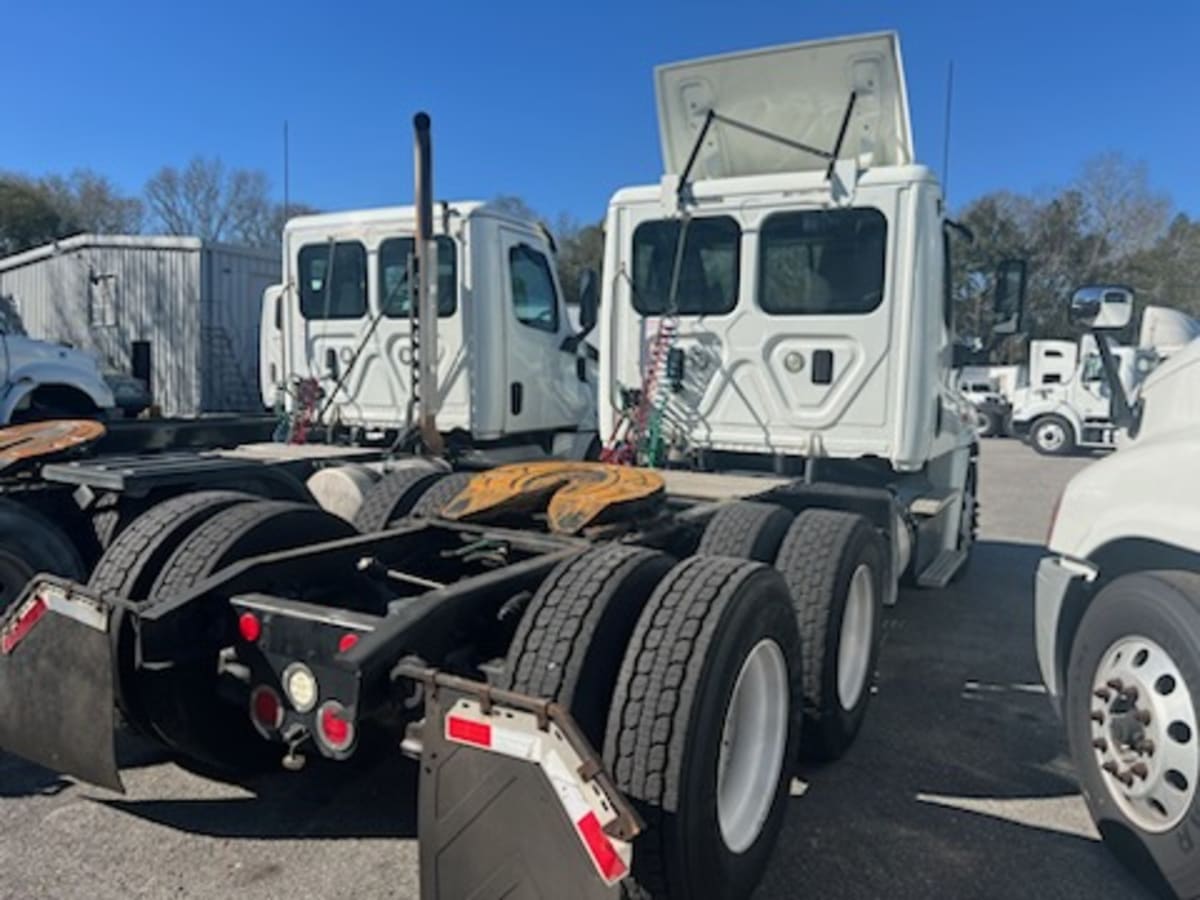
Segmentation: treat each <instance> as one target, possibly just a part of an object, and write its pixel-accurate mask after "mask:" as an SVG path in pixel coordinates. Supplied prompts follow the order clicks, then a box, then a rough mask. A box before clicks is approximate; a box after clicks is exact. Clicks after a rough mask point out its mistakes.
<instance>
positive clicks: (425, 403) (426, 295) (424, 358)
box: [413, 112, 443, 455]
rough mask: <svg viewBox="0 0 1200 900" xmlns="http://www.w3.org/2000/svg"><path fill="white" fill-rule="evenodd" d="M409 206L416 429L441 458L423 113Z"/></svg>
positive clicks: (428, 145) (417, 119) (429, 156)
mask: <svg viewBox="0 0 1200 900" xmlns="http://www.w3.org/2000/svg"><path fill="white" fill-rule="evenodd" d="M413 181H414V184H413V205H414V206H415V207H416V214H417V223H416V224H417V229H416V235H415V236H414V237H415V239H414V241H413V244H414V247H415V250H416V254H415V255H416V276H417V297H416V301H417V302H416V306H417V318H416V324H417V337H418V341H419V346H417V347H416V352H417V371H416V372H415V373H414V374H415V375H416V377H417V379H418V382H417V384H414V385H413V390H414V392H418V393H417V398H418V400H417V403H418V408H417V416H418V418H417V427H418V428H419V430H420V434H421V441H422V443H424V445H425V449H426V451H427V452H429V453H433V454H435V455H438V454H441V452H442V450H443V446H442V436H441V434H439V433H438V430H437V412H438V400H439V397H438V383H437V358H438V347H437V327H438V302H437V246H436V245H435V244H434V240H433V150H432V140H431V138H430V121H429V115H428V114H427V113H423V112H419V113H417V114H416V115H415V116H413Z"/></svg>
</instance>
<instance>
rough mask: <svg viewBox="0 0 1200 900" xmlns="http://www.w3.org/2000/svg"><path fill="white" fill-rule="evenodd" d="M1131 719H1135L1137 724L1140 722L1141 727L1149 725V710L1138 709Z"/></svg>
mask: <svg viewBox="0 0 1200 900" xmlns="http://www.w3.org/2000/svg"><path fill="white" fill-rule="evenodd" d="M1133 717H1134V718H1135V719H1137V720H1138V721H1139V722H1141V723H1142V724H1143V725H1149V724H1150V710H1148V709H1139V710H1138V711H1137V712H1135V713H1134V714H1133Z"/></svg>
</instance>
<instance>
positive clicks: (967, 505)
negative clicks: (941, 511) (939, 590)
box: [950, 450, 979, 582]
mask: <svg viewBox="0 0 1200 900" xmlns="http://www.w3.org/2000/svg"><path fill="white" fill-rule="evenodd" d="M976 452H977V451H976V450H972V451H971V453H972V456H971V461H970V462H969V463H967V477H966V478H965V479H964V480H963V499H962V509H961V510H960V511H959V517H958V545H957V546H958V549H959V550H965V551H966V554H967V558H966V559H965V560H963V564H962V565H961V566H959V567H958V571H956V572H955V573H954V574H953V575H952V576H951V577H950V580H951V581H953V582H959V581H962V580H963V579H964V578H966V576H967V571H968V570H969V569H970V567H971V556H972V551H973V550H974V549H975V542H976V541H977V540H979V458H978V457H977V456H976V455H975V453H976Z"/></svg>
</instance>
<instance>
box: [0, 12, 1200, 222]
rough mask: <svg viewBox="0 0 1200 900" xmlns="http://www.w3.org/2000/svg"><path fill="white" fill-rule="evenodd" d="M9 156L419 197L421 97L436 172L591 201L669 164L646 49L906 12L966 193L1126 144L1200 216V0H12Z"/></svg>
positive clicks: (127, 176)
mask: <svg viewBox="0 0 1200 900" xmlns="http://www.w3.org/2000/svg"><path fill="white" fill-rule="evenodd" d="M0 11H2V12H3V20H4V22H5V28H4V32H5V40H4V69H5V71H6V77H5V82H6V88H7V89H6V91H5V95H6V96H5V110H4V116H3V119H2V120H0V121H2V123H3V124H2V125H0V169H6V170H16V171H21V172H27V173H30V174H44V173H49V172H64V171H67V170H70V169H72V168H75V167H89V168H92V169H95V170H97V171H99V172H101V173H104V174H107V175H108V176H110V177H111V178H113V179H114V180H115V181H116V182H117V183H118V184H119V185H120V186H121V187H122V188H124V189H125V190H127V191H130V192H137V191H140V188H141V185H142V183H143V182H144V181H145V179H146V178H147V177H148V176H149V175H150V174H152V173H153V172H154V171H155V170H156V169H157V168H158V167H159V166H161V165H163V164H165V163H172V164H182V163H184V162H186V161H187V160H188V159H189V158H190V157H191V156H193V155H195V154H204V155H219V156H221V157H222V158H223V159H224V160H226V162H228V163H230V164H233V165H238V166H251V167H258V168H262V169H265V170H266V171H267V172H268V173H269V174H270V176H271V178H272V181H273V183H274V187H275V190H276V192H277V193H279V194H281V193H282V176H281V169H282V163H281V155H282V154H281V143H282V139H281V131H282V122H283V120H284V119H287V120H288V121H289V122H290V130H291V150H292V153H291V156H292V178H291V184H292V197H293V198H294V199H300V200H304V201H306V202H308V203H311V204H313V205H316V206H318V207H321V208H324V209H345V208H352V207H357V206H374V205H381V204H386V203H391V202H403V201H407V200H408V199H409V197H410V196H411V171H412V168H411V167H412V162H411V137H410V130H409V123H410V121H411V117H412V114H413V112H415V111H416V110H417V109H422V108H423V109H427V110H428V111H429V112H430V113H431V115H432V117H433V122H434V149H435V154H436V165H435V178H436V183H437V194H438V196H439V197H445V198H454V199H460V198H468V197H471V198H485V199H486V198H488V197H491V196H494V195H496V194H516V195H519V196H521V197H523V198H525V199H526V201H527V202H529V203H530V205H532V206H533V207H534V208H536V209H538V210H540V211H541V212H542V213H543V214H545V215H547V216H548V217H551V218H553V217H554V216H556V215H557V214H558V213H559V212H562V211H566V212H568V213H571V214H573V215H575V216H577V217H579V218H582V219H598V218H599V217H600V216H601V215H602V213H603V210H604V206H605V203H606V202H607V200H608V197H609V196H610V195H611V193H612V192H613V191H614V190H615V189H616V188H618V187H620V186H622V185H628V184H637V183H644V182H652V181H656V180H657V179H658V176H659V173H660V171H661V159H660V156H659V144H658V138H657V130H656V124H655V117H654V103H653V88H652V81H651V69H652V67H653V66H654V65H655V64H656V63H660V62H667V61H673V60H678V59H686V58H689V57H692V56H698V55H704V54H710V53H719V52H725V51H730V50H737V49H744V48H749V47H754V46H761V45H768V44H778V43H786V42H791V41H798V40H808V39H813V38H819V37H825V36H834V35H840V34H847V33H851V32H856V31H867V30H876V29H883V28H894V29H897V30H898V31H899V32H900V38H901V43H902V47H903V52H904V58H905V64H906V69H907V77H908V91H909V100H910V104H911V107H912V112H913V120H914V131H915V135H916V141H917V152H918V155H919V157H920V159H921V160H922V161H923V162H926V163H928V164H930V165H933V166H934V167H935V168H938V169H939V170H940V167H941V160H942V135H943V104H944V90H945V78H946V67H947V63H948V62H949V61H950V60H951V59H953V60H954V63H955V98H954V119H953V134H952V138H953V143H952V151H951V157H952V162H951V174H950V193H951V203H952V205H955V206H957V205H960V204H962V203H963V202H965V201H966V200H969V199H970V198H972V197H975V196H978V195H979V194H981V193H985V192H987V191H990V190H995V189H999V188H1009V189H1013V190H1018V191H1036V190H1043V189H1049V188H1053V187H1054V186H1057V185H1061V184H1063V183H1065V182H1067V181H1069V180H1070V179H1071V178H1072V177H1073V176H1074V175H1075V173H1076V172H1077V171H1078V168H1079V165H1080V164H1081V162H1082V161H1083V160H1085V159H1086V158H1088V157H1089V156H1092V155H1094V154H1096V153H1099V152H1101V151H1107V150H1117V151H1121V152H1123V153H1125V154H1127V155H1128V156H1130V157H1133V158H1135V159H1140V160H1144V161H1146V162H1147V163H1148V164H1149V167H1150V175H1151V181H1152V183H1153V184H1154V185H1155V187H1157V188H1159V189H1161V190H1166V191H1169V193H1170V194H1171V195H1172V197H1173V199H1174V201H1175V203H1176V205H1177V207H1178V208H1180V209H1181V210H1183V211H1185V212H1187V213H1189V214H1190V215H1192V216H1194V217H1200V175H1197V174H1196V167H1195V161H1194V157H1195V154H1196V152H1197V147H1198V146H1200V117H1198V113H1197V109H1198V107H1200V104H1198V103H1197V97H1196V93H1195V92H1196V91H1197V86H1196V85H1197V82H1198V81H1200V63H1198V62H1197V56H1196V42H1197V39H1198V38H1200V4H1194V3H1192V2H1190V0H1176V2H1173V3H1159V2H1156V0H1145V2H1141V3H1128V2H1125V3H1114V2H1108V0H1094V2H1087V3H1085V2H1067V0H1042V2H1039V3H1031V2H1025V0H1007V2H999V0H997V2H989V3H975V2H970V0H959V2H954V3H942V2H907V3H904V2H892V3H882V2H870V0H854V2H834V0H826V2H821V3H816V2H804V0H791V2H783V0H779V2H773V3H764V2H758V0H736V2H729V0H724V2H708V0H692V2H686V3H678V2H671V3H667V2H656V0H640V2H624V0H600V2H593V3H587V4H577V3H553V4H551V3H541V2H518V3H514V2H502V0H491V2H474V0H460V2H444V0H443V2H434V3H429V2H424V3H406V2H391V3H367V2H363V3H347V2H345V0H342V2H332V3H312V2H307V0H298V2H293V3H288V4H278V5H275V4H266V3H262V4H259V3H254V2H252V0H244V2H242V3H226V2H222V0H214V2H209V3H203V4H182V5H179V4H166V3H161V2H157V3H153V4H149V3H147V4H134V3H122V2H119V0H114V2H111V3H94V2H88V3H52V2H42V3H22V2H19V0H3V2H2V3H0Z"/></svg>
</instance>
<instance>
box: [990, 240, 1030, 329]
mask: <svg viewBox="0 0 1200 900" xmlns="http://www.w3.org/2000/svg"><path fill="white" fill-rule="evenodd" d="M1024 311H1025V260H1023V259H1006V260H1003V261H1001V263H1000V265H999V266H997V267H996V294H995V296H994V297H993V298H992V334H995V335H999V336H1004V335H1009V334H1016V333H1017V332H1018V331H1020V330H1021V316H1022V313H1023V312H1024Z"/></svg>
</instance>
